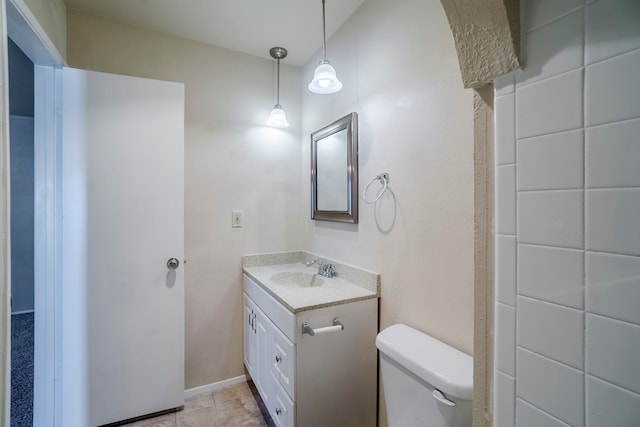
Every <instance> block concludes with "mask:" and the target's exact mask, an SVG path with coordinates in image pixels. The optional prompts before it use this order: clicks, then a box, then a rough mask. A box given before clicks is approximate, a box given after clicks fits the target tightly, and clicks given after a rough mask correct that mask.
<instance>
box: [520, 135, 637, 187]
mask: <svg viewBox="0 0 640 427" xmlns="http://www.w3.org/2000/svg"><path fill="white" fill-rule="evenodd" d="M638 145H639V146H640V144H638ZM583 146H584V133H583V131H582V129H580V130H576V131H571V132H562V133H556V134H552V135H545V136H540V137H537V138H528V139H523V140H520V141H518V169H517V176H518V190H553V189H567V188H580V189H581V188H582V187H583V184H584V182H583V177H584V160H583Z"/></svg>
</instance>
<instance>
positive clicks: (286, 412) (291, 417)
mask: <svg viewBox="0 0 640 427" xmlns="http://www.w3.org/2000/svg"><path fill="white" fill-rule="evenodd" d="M272 375H273V374H272ZM271 380H272V381H271V384H272V399H271V405H270V406H271V407H270V408H269V412H270V414H271V419H272V420H273V422H274V423H275V425H276V426H278V427H293V426H294V422H295V417H296V404H295V403H294V402H293V401H292V400H291V399H289V396H288V395H287V392H286V391H284V389H283V388H282V386H281V385H280V383H279V382H278V380H277V379H276V378H275V377H273V378H271Z"/></svg>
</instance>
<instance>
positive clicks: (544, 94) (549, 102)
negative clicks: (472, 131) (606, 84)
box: [516, 69, 600, 138]
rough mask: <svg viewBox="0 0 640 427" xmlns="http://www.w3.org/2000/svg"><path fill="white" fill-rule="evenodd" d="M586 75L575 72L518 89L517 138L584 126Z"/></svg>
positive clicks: (580, 71)
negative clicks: (584, 80)
mask: <svg viewBox="0 0 640 427" xmlns="http://www.w3.org/2000/svg"><path fill="white" fill-rule="evenodd" d="M582 74H583V72H582V70H581V69H580V70H576V71H571V72H569V73H566V74H562V75H560V76H557V77H555V78H551V79H547V80H543V81H541V82H537V83H533V84H531V85H528V86H523V87H522V88H518V89H516V137H517V138H528V137H531V136H538V135H546V134H549V133H553V132H561V131H563V130H572V129H578V128H581V127H582ZM596 81H597V82H599V81H600V80H596Z"/></svg>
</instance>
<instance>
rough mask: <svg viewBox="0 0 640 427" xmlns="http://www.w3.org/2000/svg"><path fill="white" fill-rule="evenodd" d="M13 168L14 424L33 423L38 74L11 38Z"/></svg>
mask: <svg viewBox="0 0 640 427" xmlns="http://www.w3.org/2000/svg"><path fill="white" fill-rule="evenodd" d="M8 65H9V67H8V68H9V115H10V116H9V135H10V159H9V164H10V170H11V190H10V197H11V222H10V227H11V402H10V405H11V425H12V426H25V427H30V426H31V425H33V372H34V370H33V354H34V352H33V349H34V308H35V307H34V109H33V106H34V97H33V92H34V76H33V71H34V69H33V62H31V60H30V59H29V58H28V57H27V56H26V55H25V54H24V52H22V51H21V50H20V48H19V47H18V46H17V45H16V44H15V43H14V42H13V41H12V40H11V39H9V40H8Z"/></svg>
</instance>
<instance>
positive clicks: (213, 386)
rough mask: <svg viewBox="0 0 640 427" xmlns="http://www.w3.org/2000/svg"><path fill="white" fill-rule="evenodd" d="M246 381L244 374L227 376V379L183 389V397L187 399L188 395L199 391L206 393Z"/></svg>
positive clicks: (191, 395) (190, 395)
mask: <svg viewBox="0 0 640 427" xmlns="http://www.w3.org/2000/svg"><path fill="white" fill-rule="evenodd" d="M245 381H247V376H246V375H240V376H239V377H234V378H229V379H228V380H223V381H218V382H217V383H211V384H205V385H201V386H199V387H194V388H190V389H188V390H185V391H184V398H185V399H189V398H190V397H193V396H195V395H196V394H200V393H208V392H212V391H216V390H220V389H221V388H224V387H227V386H230V385H234V384H238V383H242V382H245Z"/></svg>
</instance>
